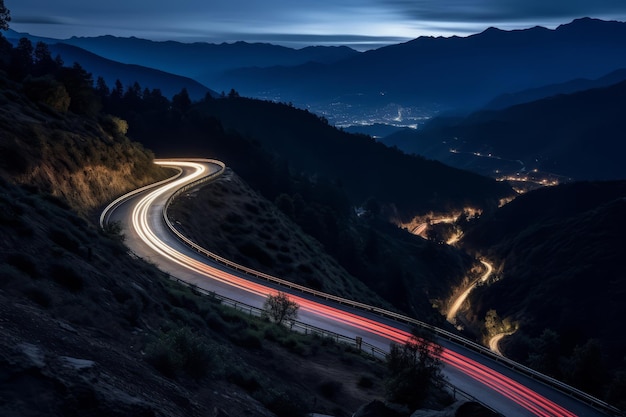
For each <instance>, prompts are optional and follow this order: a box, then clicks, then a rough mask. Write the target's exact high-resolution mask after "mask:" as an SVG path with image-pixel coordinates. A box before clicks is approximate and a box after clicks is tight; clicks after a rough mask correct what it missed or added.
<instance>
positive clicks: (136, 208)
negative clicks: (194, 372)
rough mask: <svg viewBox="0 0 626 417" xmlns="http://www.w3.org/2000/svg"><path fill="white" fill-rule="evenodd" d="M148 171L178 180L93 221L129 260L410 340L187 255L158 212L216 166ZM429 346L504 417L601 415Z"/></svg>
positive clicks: (387, 323) (488, 364)
mask: <svg viewBox="0 0 626 417" xmlns="http://www.w3.org/2000/svg"><path fill="white" fill-rule="evenodd" d="M156 163H157V164H159V165H163V166H169V167H174V168H177V169H180V170H181V174H180V175H178V176H176V177H175V178H173V179H171V180H169V181H164V182H161V183H158V184H157V185H154V186H151V187H150V186H149V187H144V188H143V189H140V190H138V191H135V192H133V193H130V194H128V195H126V196H123V197H121V198H120V199H118V200H116V201H115V202H113V203H111V205H110V206H109V207H107V209H105V211H104V212H103V215H102V217H101V222H104V223H106V222H112V221H120V222H121V223H122V225H123V229H124V230H123V231H124V233H125V236H126V245H127V246H128V247H129V249H130V250H131V251H132V252H133V253H134V254H135V255H137V256H139V257H142V258H144V259H146V260H149V261H151V262H152V263H154V264H156V265H157V266H158V267H159V268H160V269H162V270H163V271H165V272H168V273H169V274H170V275H172V276H175V277H177V278H179V279H181V280H183V281H186V282H188V283H189V284H192V285H196V286H198V287H200V288H203V289H205V290H208V291H214V292H215V293H217V294H220V295H223V296H225V297H229V298H232V299H235V300H238V301H240V302H242V303H245V304H247V305H251V306H255V307H261V306H262V305H263V302H264V300H265V298H266V297H267V295H268V294H273V293H276V291H277V290H280V291H284V292H288V293H289V294H290V298H292V299H293V300H294V301H295V302H297V303H298V304H299V305H300V311H299V317H298V319H299V320H300V321H302V322H305V323H308V324H310V325H313V326H317V327H319V328H322V329H326V330H329V331H333V332H336V333H339V334H343V335H346V336H349V337H357V336H360V337H361V338H362V339H363V341H364V342H367V343H370V344H372V345H374V346H376V347H379V348H381V349H384V350H388V349H389V344H390V342H397V343H403V342H405V341H406V340H407V339H408V338H409V337H410V326H409V325H408V324H404V323H402V322H398V321H396V320H392V319H391V318H388V317H385V316H381V315H380V314H376V312H375V311H376V310H375V309H371V311H367V310H366V309H363V308H360V309H357V308H354V307H350V306H346V305H342V304H340V303H337V302H333V301H329V300H325V299H324V298H321V297H318V296H314V295H312V294H309V293H307V292H303V291H295V290H290V289H288V288H285V287H282V286H280V285H278V284H275V283H272V282H268V281H266V280H261V279H259V278H255V277H253V276H250V275H247V274H245V273H242V272H238V271H236V270H234V269H232V268H230V267H227V266H225V265H223V264H221V263H218V262H216V261H214V260H212V259H209V258H208V257H206V256H204V255H202V254H200V253H198V252H197V251H195V250H193V249H191V248H190V247H189V246H188V245H186V244H184V243H183V242H182V241H181V240H180V239H179V238H178V237H176V236H175V235H174V234H173V233H172V232H171V230H170V229H169V228H168V227H167V225H166V224H165V221H164V217H163V209H164V207H165V205H166V203H167V200H168V198H169V197H170V196H171V195H172V194H173V193H174V192H175V191H176V190H178V189H179V188H181V187H184V186H185V185H186V184H189V183H191V182H193V181H195V180H198V179H199V178H202V177H205V176H207V175H210V174H213V173H217V172H219V171H221V170H222V169H223V165H219V164H218V163H215V162H211V161H209V160H200V159H185V160H160V161H156ZM198 215H202V214H201V213H198ZM436 342H437V343H438V344H440V345H441V346H442V347H443V351H442V354H441V359H442V361H443V362H444V375H445V376H446V378H447V379H448V381H449V382H450V383H451V384H453V385H454V386H455V387H457V388H458V389H459V390H462V391H464V392H466V393H469V394H470V395H472V396H474V397H475V398H478V399H479V400H480V401H481V402H483V403H484V404H487V405H488V406H489V407H491V408H492V409H494V410H496V411H498V412H499V413H501V414H502V415H504V416H507V417H515V416H545V417H548V416H563V417H565V416H569V417H571V416H605V415H606V414H604V413H601V412H600V411H598V410H597V409H595V408H592V407H591V406H589V405H587V404H585V403H582V402H581V401H579V400H577V399H574V398H572V397H570V396H568V395H566V394H564V393H562V392H561V391H559V390H556V389H554V388H552V387H550V386H548V385H546V384H545V383H543V382H540V381H537V380H536V379H533V378H531V377H530V376H527V375H525V374H522V373H519V372H516V371H514V370H512V369H511V368H510V367H509V366H506V365H505V364H504V363H502V362H501V361H498V360H496V359H494V358H493V357H490V356H488V355H487V356H486V355H483V354H480V353H478V352H476V351H475V350H472V349H469V348H467V347H464V346H462V345H461V344H459V343H455V342H452V341H450V340H447V339H444V338H437V339H436ZM468 343H469V342H468Z"/></svg>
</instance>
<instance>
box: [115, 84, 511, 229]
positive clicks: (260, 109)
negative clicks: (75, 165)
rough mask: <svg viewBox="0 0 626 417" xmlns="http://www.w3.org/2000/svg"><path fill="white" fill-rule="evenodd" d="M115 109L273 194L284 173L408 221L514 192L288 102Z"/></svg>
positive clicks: (165, 143) (150, 134)
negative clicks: (324, 184) (139, 111)
mask: <svg viewBox="0 0 626 417" xmlns="http://www.w3.org/2000/svg"><path fill="white" fill-rule="evenodd" d="M235 94H236V93H235ZM120 115H121V116H122V117H124V118H127V119H128V120H129V122H130V126H131V128H130V129H131V130H130V134H132V135H133V137H135V138H137V139H138V140H140V141H141V142H142V143H144V144H146V146H149V147H150V148H151V149H154V150H155V152H157V154H159V153H161V154H167V153H171V152H177V153H184V152H187V153H190V152H195V153H197V152H203V151H202V150H203V149H207V150H211V152H212V154H214V155H215V156H216V157H219V158H220V159H222V160H224V161H225V162H226V163H227V164H228V165H230V166H232V167H233V168H234V169H235V171H236V172H238V173H239V174H240V175H242V177H243V178H244V179H246V180H248V181H249V182H251V183H252V184H253V185H254V186H256V187H258V188H260V189H261V190H262V191H263V193H265V194H266V195H267V196H268V197H269V198H272V199H273V198H275V196H277V195H278V194H280V193H281V192H289V190H282V189H280V188H279V187H280V184H281V181H282V180H281V178H280V177H281V176H282V177H284V176H286V175H287V174H288V173H289V172H291V173H293V174H302V175H303V176H304V177H306V178H308V179H313V180H314V179H315V178H317V179H318V180H322V179H323V180H324V181H328V182H331V183H333V184H335V185H336V186H337V187H339V188H340V189H341V192H342V193H344V194H346V196H347V197H348V198H349V205H353V206H360V205H363V204H364V203H365V202H366V201H367V200H368V199H375V200H377V201H378V202H379V204H380V205H381V206H382V207H383V208H384V209H385V210H386V212H387V217H388V218H393V217H396V218H401V219H405V220H406V219H411V218H412V217H413V216H415V215H416V214H418V213H426V212H428V211H433V210H434V211H447V210H451V209H462V208H464V207H467V206H474V207H480V208H489V207H491V206H493V205H494V204H497V202H498V200H499V199H500V198H502V197H505V196H509V195H511V194H512V191H511V190H510V188H509V187H508V186H507V185H506V184H503V183H498V182H496V181H494V180H492V179H489V178H486V177H481V176H479V175H475V174H472V173H469V172H467V171H461V170H458V169H454V168H450V167H448V166H445V165H443V164H441V163H439V162H436V161H431V160H426V159H424V158H420V157H414V156H408V155H405V154H403V153H402V152H400V151H398V150H397V149H391V148H388V147H386V146H384V145H382V144H380V143H377V142H375V141H374V140H373V139H371V138H370V137H366V136H362V135H352V134H348V133H345V132H342V131H340V130H338V129H336V128H334V127H332V126H330V125H328V124H327V123H326V122H325V121H324V120H323V119H320V118H319V117H317V116H315V115H313V114H311V113H309V112H307V111H302V110H299V109H296V108H294V107H292V106H289V105H286V104H277V103H272V102H267V101H260V100H253V99H247V98H243V97H238V96H235V95H233V96H232V97H230V98H227V99H218V100H204V101H202V102H201V103H197V104H196V105H193V106H190V107H189V108H188V109H186V110H185V111H184V112H183V113H182V114H180V115H177V116H176V118H174V117H172V116H173V115H172V114H171V112H170V113H169V114H168V112H167V111H161V112H160V113H154V114H153V115H152V116H151V118H149V119H148V118H147V117H146V116H142V117H139V118H138V120H137V122H134V119H133V118H132V114H131V112H128V113H121V114H120ZM173 137H174V138H178V139H177V141H176V142H172V141H171V138H173ZM225 137H228V138H227V139H226V138H225ZM220 138H225V139H224V140H221V139H220ZM204 152H206V151H204ZM259 154H263V156H260V155H259ZM264 161H265V162H264ZM260 181H265V182H266V183H267V184H260ZM314 181H316V180H314Z"/></svg>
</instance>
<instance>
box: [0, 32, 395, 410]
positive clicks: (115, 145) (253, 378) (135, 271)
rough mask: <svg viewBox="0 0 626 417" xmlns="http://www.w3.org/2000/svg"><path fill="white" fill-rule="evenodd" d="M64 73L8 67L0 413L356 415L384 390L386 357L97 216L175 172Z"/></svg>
mask: <svg viewBox="0 0 626 417" xmlns="http://www.w3.org/2000/svg"><path fill="white" fill-rule="evenodd" d="M0 40H1V38H0ZM2 58H6V57H2ZM6 62H7V61H6V60H5V59H0V65H3V63H6ZM67 71H70V73H69V74H68V73H67ZM56 72H57V74H56V76H55V77H53V76H52V74H49V75H48V76H47V77H43V78H35V79H33V78H29V77H20V78H23V79H24V82H23V83H22V82H19V81H14V80H10V79H8V78H6V77H5V76H4V74H1V76H0V103H1V105H2V108H3V112H2V114H1V115H0V122H1V123H0V139H1V142H0V146H1V152H0V161H1V163H0V173H1V175H0V276H1V277H2V279H0V327H1V329H2V340H1V341H0V399H1V400H0V414H1V415H3V416H7V417H12V416H60V415H63V416H67V415H91V416H127V415H138V416H168V417H169V416H206V415H211V414H216V415H217V414H219V415H220V416H229V415H232V416H240V415H255V416H268V417H273V416H301V415H305V412H308V411H317V412H321V413H325V414H329V413H334V414H335V415H348V414H349V413H352V412H353V411H355V410H356V409H357V408H358V407H359V406H360V405H362V404H363V403H366V402H369V401H371V400H372V399H376V398H382V395H383V393H384V390H383V387H382V381H383V379H384V377H385V368H384V365H383V364H382V363H380V362H378V361H373V360H372V359H371V358H370V357H368V356H363V355H361V354H359V353H358V352H356V351H355V350H354V349H353V348H351V347H349V346H346V345H341V344H336V343H334V342H332V341H329V340H327V339H324V338H321V337H319V338H315V337H301V336H298V335H296V334H294V333H292V332H290V331H288V329H286V328H281V327H278V326H276V325H274V324H271V323H269V322H268V321H263V320H259V319H254V318H252V317H250V316H249V314H248V313H240V312H238V311H235V310H234V309H232V308H228V307H225V306H223V305H221V304H220V301H219V300H217V299H214V298H213V297H208V296H200V295H199V294H198V293H196V292H194V291H191V290H190V289H187V288H185V287H183V286H181V285H180V284H177V283H174V282H173V281H171V280H170V279H169V277H168V276H167V275H165V274H164V273H163V272H161V271H159V270H157V269H156V268H155V267H154V266H153V265H151V264H149V263H146V262H144V261H142V260H138V259H136V258H135V257H131V256H130V255H129V254H128V252H127V248H126V247H125V246H124V245H123V243H122V242H123V236H122V235H119V233H118V232H117V231H116V227H115V226H113V227H108V228H105V230H104V231H102V230H100V229H99V228H98V227H97V226H96V225H95V224H93V223H91V222H90V220H88V219H89V218H91V217H95V216H96V215H97V214H99V213H98V208H99V207H100V206H102V205H103V204H105V203H108V202H109V201H110V200H112V199H113V198H114V197H117V196H118V195H119V194H121V193H123V192H125V191H128V190H130V189H134V188H136V187H139V186H140V185H143V184H144V183H146V182H153V181H156V180H158V179H161V178H165V177H167V176H169V175H171V172H169V171H167V170H162V169H160V168H158V167H157V166H155V165H153V164H152V155H151V153H150V152H148V151H145V150H144V149H143V148H142V147H141V146H140V145H138V144H136V143H133V142H131V141H130V140H129V139H128V138H127V137H126V136H125V135H124V132H125V130H126V127H127V125H126V123H125V122H124V121H122V120H121V119H117V118H115V117H113V116H106V115H103V114H101V113H99V112H98V111H97V109H96V107H97V106H95V102H93V100H95V92H93V90H91V89H90V87H89V88H87V86H86V85H85V84H80V83H79V84H80V85H82V87H81V88H72V87H76V85H75V84H76V82H77V81H81V80H82V81H84V80H85V79H84V77H85V76H86V75H85V74H84V73H83V72H81V71H80V70H79V69H78V68H74V69H67V68H57V69H56ZM11 73H12V74H13V75H19V73H18V72H16V71H11ZM70 75H72V76H71V77H70ZM70 81H72V83H70ZM64 82H67V83H68V84H67V85H66V84H64ZM33 85H36V86H38V87H46V88H38V89H34V90H33V89H32V87H33ZM31 98H32V99H31ZM75 99H76V101H78V102H79V103H86V104H89V105H86V106H85V107H84V108H83V107H79V110H80V109H82V110H83V111H88V113H75V112H74V111H72V110H71V108H72V106H71V102H72V101H73V100H75ZM96 101H97V100H96ZM261 358H262V360H261ZM292 369H298V370H299V372H298V373H297V374H294V373H293V372H291V370H292ZM329 370H330V371H329Z"/></svg>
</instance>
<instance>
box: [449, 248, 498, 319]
mask: <svg viewBox="0 0 626 417" xmlns="http://www.w3.org/2000/svg"><path fill="white" fill-rule="evenodd" d="M480 262H481V263H482V264H483V265H484V267H485V268H486V271H485V273H484V274H483V275H482V276H481V277H480V278H479V279H477V280H476V281H474V282H473V283H472V284H471V285H470V286H469V287H468V288H466V289H465V291H463V292H462V293H461V295H459V296H458V297H457V299H456V300H454V303H452V306H450V309H449V310H448V314H446V320H448V322H450V323H452V324H454V323H455V317H456V314H457V313H458V312H459V309H460V308H461V306H462V305H463V303H464V302H465V300H466V299H467V297H468V296H469V294H470V292H472V290H473V289H474V288H475V287H476V285H477V284H478V283H480V282H485V281H487V280H488V279H489V277H490V276H491V274H492V272H493V267H492V266H491V264H490V263H488V262H486V261H484V260H482V261H480Z"/></svg>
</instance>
